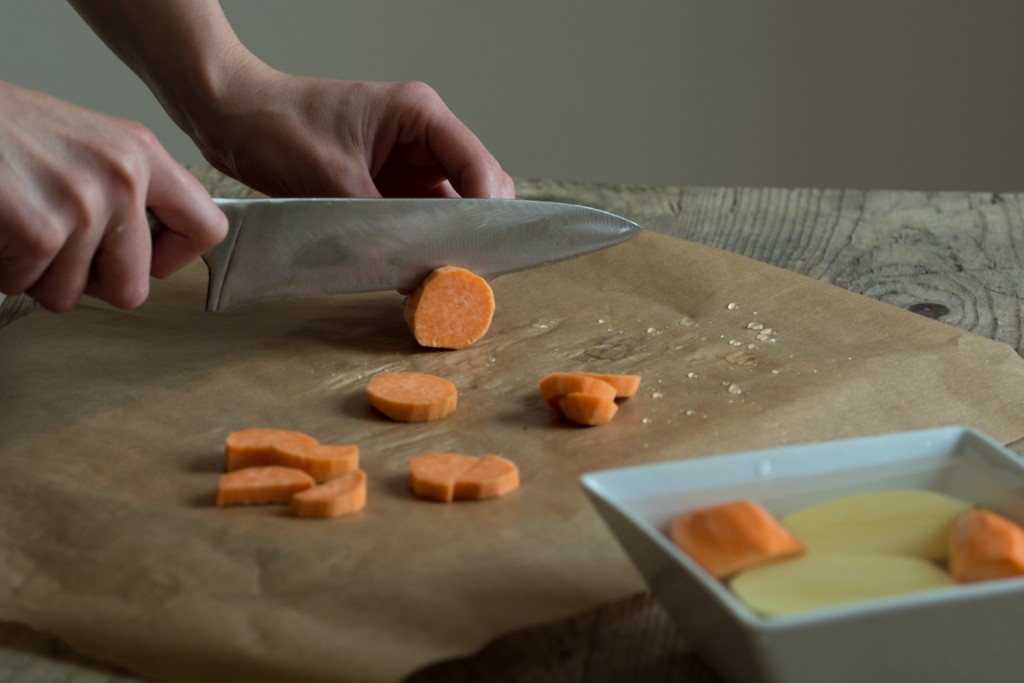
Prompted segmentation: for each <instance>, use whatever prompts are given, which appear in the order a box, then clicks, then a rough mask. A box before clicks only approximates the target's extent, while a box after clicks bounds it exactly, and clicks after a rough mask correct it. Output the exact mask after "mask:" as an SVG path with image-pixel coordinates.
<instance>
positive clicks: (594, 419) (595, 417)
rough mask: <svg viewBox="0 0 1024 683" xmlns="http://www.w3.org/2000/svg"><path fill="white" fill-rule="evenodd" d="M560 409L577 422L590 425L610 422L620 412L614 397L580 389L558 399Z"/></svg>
mask: <svg viewBox="0 0 1024 683" xmlns="http://www.w3.org/2000/svg"><path fill="white" fill-rule="evenodd" d="M558 409H559V410H561V411H562V414H563V415H565V416H566V417H567V418H568V419H570V420H572V421H573V422H575V423H576V424H580V425H586V426H589V427H593V426H597V425H603V424H608V423H609V422H611V421H612V418H613V417H615V413H617V412H619V406H618V404H616V403H615V400H614V399H611V398H607V397H605V396H598V395H597V394H586V393H583V392H578V391H574V392H572V393H569V394H566V395H565V396H563V397H561V398H560V399H558Z"/></svg>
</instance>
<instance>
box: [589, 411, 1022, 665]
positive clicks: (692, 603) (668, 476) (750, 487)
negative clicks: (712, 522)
mask: <svg viewBox="0 0 1024 683" xmlns="http://www.w3.org/2000/svg"><path fill="white" fill-rule="evenodd" d="M581 483H582V485H583V488H584V490H585V491H586V493H587V495H588V497H589V498H590V500H591V502H592V503H593V504H594V506H595V507H596V509H597V511H598V512H599V514H600V515H601V517H602V518H603V519H604V521H605V522H606V523H607V524H608V527H609V528H610V529H611V531H612V533H613V534H614V535H615V537H616V538H617V540H618V541H619V543H620V544H621V545H622V547H623V549H624V550H625V551H626V552H627V554H628V555H629V556H630V558H631V560H632V561H633V564H634V565H635V566H636V567H637V569H639V571H640V573H641V574H642V575H643V577H644V579H645V580H646V582H647V584H648V585H649V586H650V589H651V593H652V594H653V595H654V597H655V598H656V599H657V600H658V601H659V602H661V604H662V605H663V606H664V607H665V608H666V610H667V611H668V613H669V615H670V617H671V618H672V620H673V621H674V623H675V624H676V626H677V627H678V628H679V630H680V632H681V633H682V635H683V637H684V638H686V640H687V641H688V642H689V644H690V645H691V646H692V647H693V649H694V651H695V652H696V653H697V654H698V655H699V656H701V657H702V658H703V659H704V660H705V661H706V662H707V663H708V664H709V665H710V666H711V667H712V668H713V669H715V670H716V671H717V672H718V673H719V675H721V676H722V677H723V678H725V679H726V680H728V681H731V682H735V683H739V682H747V681H749V682H751V683H769V682H770V683H803V682H805V681H806V682H813V683H821V682H823V681H828V683H846V682H847V681H849V682H850V683H854V682H856V683H864V682H866V681H872V682H873V683H879V682H883V681H900V682H901V683H902V682H905V681H930V682H931V683H945V682H947V681H948V682H950V683H953V682H962V681H971V682H972V683H982V682H988V681H991V682H992V683H1003V682H1005V681H1012V680H1022V677H1024V644H1022V641H1021V633H1022V626H1024V579H1005V580H1001V581H991V582H987V583H976V584H969V585H957V586H950V587H945V588H938V589H934V590H928V591H921V592H918V593H912V594H907V595H902V596H898V597H888V598H884V599H876V600H867V601H863V602H858V603H852V604H848V605H843V606H838V607H831V608H823V609H819V610H815V611H810V612H804V613H800V614H793V615H786V616H775V617H764V616H760V615H758V614H756V613H755V612H753V611H752V610H750V609H749V608H748V607H747V606H745V605H744V604H743V603H742V602H741V601H740V600H739V599H738V598H736V597H735V596H734V595H733V593H732V592H731V591H730V590H729V588H728V587H727V586H726V585H725V584H724V583H722V582H721V581H719V580H717V579H715V578H713V577H711V575H709V574H707V573H706V572H705V571H704V570H703V569H701V568H700V566H699V565H697V564H696V563H695V562H694V561H693V560H692V559H690V557H689V556H687V555H686V554H685V553H684V552H683V551H682V550H680V549H679V548H678V547H677V546H676V545H675V544H674V543H673V542H672V541H671V539H670V538H669V536H668V529H669V524H670V522H671V520H672V518H673V517H675V516H676V515H677V514H679V513H681V512H683V511H684V510H687V509H689V508H692V507H696V506H700V505H709V504H714V503H722V502H727V501H729V500H735V499H737V498H749V499H751V500H754V501H756V502H758V503H760V504H761V505H763V506H764V507H765V508H766V509H767V510H768V511H769V512H772V513H773V514H775V515H776V516H779V517H781V516H784V515H786V514H788V513H790V512H793V511H795V510H797V509H800V508H803V507H807V506H809V505H813V504H815V503H819V502H823V501H826V500H830V499H834V498H838V497H840V496H844V495H850V494H854V493H860V492H866V491H878V490H885V489H896V488H917V489H928V490H933V491H938V492H940V493H945V494H948V495H951V496H956V497H958V498H962V499H964V500H967V501H970V502H972V503H974V504H978V505H983V506H985V507H987V508H989V509H991V510H993V511H995V512H998V513H1000V514H1002V515H1005V516H1007V517H1009V518H1011V519H1013V520H1015V521H1017V522H1018V523H1020V522H1021V521H1022V520H1024V460H1022V458H1021V457H1020V456H1018V455H1017V454H1015V453H1013V452H1012V451H1010V450H1009V449H1007V448H1005V447H1003V446H1001V445H1000V444H999V443H997V442H996V441H994V440H992V439H991V438H990V437H988V436H986V435H984V434H982V433H980V432H977V431H975V430H972V429H970V428H966V427H957V426H951V427H941V428H937V429H927V430H921V431H912V432H901V433H896V434H887V435H880V436H869V437H862V438H854V439H843V440H837V441H826V442H818V443H809V444H802V445H797V446H790V447H783V448H772V449H766V450H757V451H747V452H742V453H735V454H730V455H720V456H714V457H708V458H695V459H689V460H677V461H671V462H664V463H657V464H649V465H640V466H634V467H626V468H620V469H612V470H603V471H599V472H591V473H587V474H585V475H583V477H582V478H581Z"/></svg>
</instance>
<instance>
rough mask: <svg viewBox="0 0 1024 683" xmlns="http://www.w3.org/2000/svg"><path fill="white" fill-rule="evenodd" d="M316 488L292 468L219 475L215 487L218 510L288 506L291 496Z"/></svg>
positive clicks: (273, 467)
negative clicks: (221, 508) (234, 507)
mask: <svg viewBox="0 0 1024 683" xmlns="http://www.w3.org/2000/svg"><path fill="white" fill-rule="evenodd" d="M315 484H316V482H315V481H313V477H311V476H309V474H307V473H305V472H303V471H302V470H297V469H295V468H293V467H280V466H277V465H267V466H257V467H245V468H242V469H239V470H234V471H232V472H227V473H225V474H222V475H221V477H220V481H219V482H218V484H217V507H225V506H228V505H259V504H263V503H287V502H288V501H289V500H291V497H292V495H293V494H295V493H298V492H299V491H303V490H305V489H309V488H312V487H313V486H314V485H315Z"/></svg>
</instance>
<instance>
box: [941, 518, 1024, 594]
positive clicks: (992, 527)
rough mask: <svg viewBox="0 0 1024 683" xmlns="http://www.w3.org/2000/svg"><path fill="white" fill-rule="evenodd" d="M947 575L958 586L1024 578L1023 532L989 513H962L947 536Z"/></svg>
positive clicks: (1005, 520) (1003, 519) (1016, 526)
mask: <svg viewBox="0 0 1024 683" xmlns="http://www.w3.org/2000/svg"><path fill="white" fill-rule="evenodd" d="M949 571H950V573H951V574H952V575H953V578H954V579H955V580H956V581H957V583H974V582H977V581H989V580H993V579H1007V578H1010V577H1014V576H1024V529H1022V528H1021V527H1019V526H1018V525H1016V524H1014V523H1013V522H1011V521H1010V520H1008V519H1006V518H1005V517H1003V516H1001V515H998V514H996V513H994V512H992V511H990V510H985V509H982V508H976V509H973V510H969V511H967V512H965V513H963V514H962V515H961V516H960V517H959V518H957V520H956V522H954V523H953V526H952V527H951V529H950V532H949Z"/></svg>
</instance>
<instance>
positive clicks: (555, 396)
mask: <svg viewBox="0 0 1024 683" xmlns="http://www.w3.org/2000/svg"><path fill="white" fill-rule="evenodd" d="M577 393H579V394H592V395H594V396H598V397H600V398H605V399H608V400H609V401H612V400H614V399H615V395H616V391H615V387H614V386H612V385H611V384H609V383H608V382H605V381H604V380H602V379H600V378H599V377H595V376H593V375H590V374H587V373H585V372H552V373H551V374H549V375H545V376H544V377H543V378H541V380H540V395H541V396H543V397H544V400H545V401H547V402H548V405H549V406H551V407H552V408H553V409H555V410H560V408H559V405H558V402H559V401H560V400H561V398H562V397H563V396H565V395H567V394H577Z"/></svg>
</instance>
